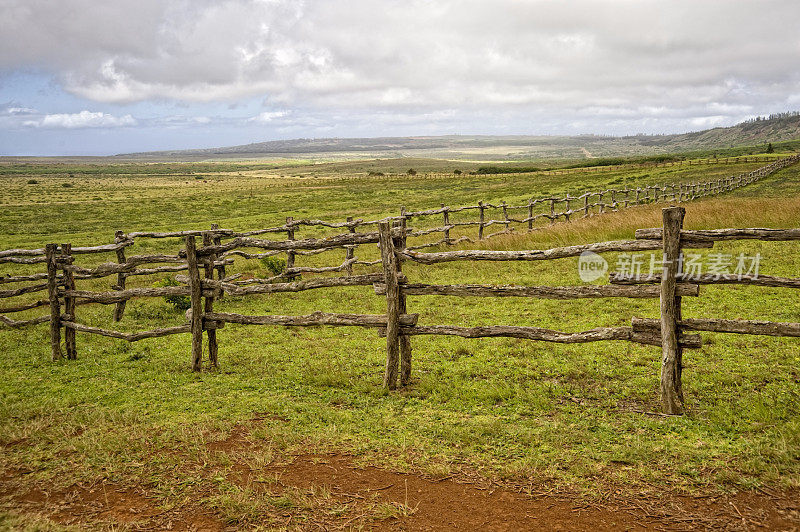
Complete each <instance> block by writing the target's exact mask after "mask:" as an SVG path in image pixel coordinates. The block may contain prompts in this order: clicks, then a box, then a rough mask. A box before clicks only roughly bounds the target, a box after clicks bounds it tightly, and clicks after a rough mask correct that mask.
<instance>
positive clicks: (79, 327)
mask: <svg viewBox="0 0 800 532" xmlns="http://www.w3.org/2000/svg"><path fill="white" fill-rule="evenodd" d="M62 324H63V325H64V327H66V328H67V329H72V330H75V331H80V332H85V333H90V334H98V335H100V336H108V337H109V338H119V339H120V340H127V341H128V342H138V341H139V340H145V339H147V338H159V337H161V336H169V335H171V334H183V333H190V332H192V326H191V325H178V326H176V327H165V328H161V329H153V330H151V331H142V332H135V333H124V332H120V331H111V330H108V329H102V328H100V327H92V326H90V325H84V324H82V323H76V322H71V321H62Z"/></svg>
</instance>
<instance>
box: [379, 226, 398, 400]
mask: <svg viewBox="0 0 800 532" xmlns="http://www.w3.org/2000/svg"><path fill="white" fill-rule="evenodd" d="M378 231H379V240H380V248H381V263H382V265H383V276H384V281H383V282H384V284H385V285H386V370H385V372H384V377H383V385H384V386H385V387H386V388H388V389H390V390H393V389H395V388H396V387H397V377H398V371H399V364H400V343H399V334H400V321H399V319H400V284H399V281H398V279H397V270H398V264H397V262H398V261H397V255H396V254H395V247H394V242H393V240H392V234H391V227H390V226H389V223H388V222H382V223H381V224H379V225H378Z"/></svg>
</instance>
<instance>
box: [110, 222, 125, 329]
mask: <svg viewBox="0 0 800 532" xmlns="http://www.w3.org/2000/svg"><path fill="white" fill-rule="evenodd" d="M124 240H125V233H124V232H122V231H114V243H115V244H117V245H119V244H120V243H122V242H123V241H124ZM117 263H118V264H125V248H123V247H120V248H119V249H118V250H117ZM125 279H127V276H126V275H125V273H123V272H120V273H118V274H117V286H113V287H112V288H113V289H114V290H125ZM125 303H127V301H120V302H118V303H117V304H116V305H114V321H120V320H122V316H123V315H124V314H125Z"/></svg>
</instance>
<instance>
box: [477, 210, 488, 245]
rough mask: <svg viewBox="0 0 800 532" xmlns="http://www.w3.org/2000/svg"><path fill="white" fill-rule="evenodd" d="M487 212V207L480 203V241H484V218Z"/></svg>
mask: <svg viewBox="0 0 800 532" xmlns="http://www.w3.org/2000/svg"><path fill="white" fill-rule="evenodd" d="M485 211H486V207H484V206H483V202H482V201H479V202H478V213H479V214H478V240H483V228H484V222H483V221H484V217H485V216H486V215H485Z"/></svg>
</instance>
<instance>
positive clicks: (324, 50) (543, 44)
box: [0, 0, 800, 155]
mask: <svg viewBox="0 0 800 532" xmlns="http://www.w3.org/2000/svg"><path fill="white" fill-rule="evenodd" d="M798 21H800V2H798V1H797V0H749V1H741V0H690V1H684V0H483V1H470V0H349V1H345V0H295V1H284V0H214V1H212V0H103V1H98V0H0V155H15V154H17V155H33V154H43V155H44V154H70V155H86V154H112V153H123V152H132V151H143V150H158V149H180V148H193V147H212V146H225V145H234V144H243V143H248V142H258V141H263V140H273V139H284V138H297V137H353V136H386V135H438V134H580V133H602V134H614V135H618V134H635V133H639V132H644V133H671V132H683V131H691V130H698V129H705V128H708V127H713V126H717V125H731V124H734V123H736V122H739V121H741V120H743V119H746V118H750V117H753V116H756V115H764V114H769V113H772V112H781V111H787V110H796V109H800V31H798V29H800V26H799V23H798Z"/></svg>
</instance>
